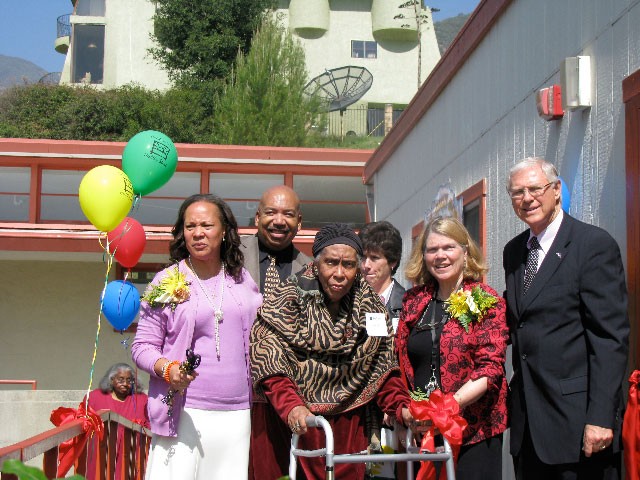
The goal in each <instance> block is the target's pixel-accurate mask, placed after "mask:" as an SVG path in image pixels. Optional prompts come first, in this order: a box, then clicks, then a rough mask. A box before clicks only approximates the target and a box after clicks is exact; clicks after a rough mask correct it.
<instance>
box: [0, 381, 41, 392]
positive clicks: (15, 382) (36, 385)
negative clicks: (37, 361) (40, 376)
mask: <svg viewBox="0 0 640 480" xmlns="http://www.w3.org/2000/svg"><path fill="white" fill-rule="evenodd" d="M0 385H31V390H37V389H38V382H37V381H36V380H0Z"/></svg>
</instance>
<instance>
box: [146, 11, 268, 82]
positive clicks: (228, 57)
mask: <svg viewBox="0 0 640 480" xmlns="http://www.w3.org/2000/svg"><path fill="white" fill-rule="evenodd" d="M155 3H156V14H155V15H154V17H153V20H154V33H153V38H154V39H155V40H156V42H157V43H158V45H159V46H158V47H157V48H152V49H151V50H150V51H151V54H152V56H153V57H154V58H155V59H156V60H157V61H159V62H160V64H162V65H163V66H164V67H165V69H166V70H167V71H168V72H169V75H170V76H171V78H173V79H174V80H177V81H178V82H181V83H182V84H185V83H186V84H193V83H194V82H195V83H197V82H202V81H212V80H219V79H224V78H226V77H227V75H228V74H229V72H230V70H231V66H232V64H233V60H234V58H235V56H236V53H237V52H238V50H240V51H243V52H246V51H247V50H248V48H249V45H250V42H251V37H252V35H253V31H254V30H255V29H256V27H257V26H258V25H259V24H260V20H261V18H262V16H263V12H265V11H266V10H267V9H268V8H270V7H271V6H272V5H273V3H274V2H273V0H155Z"/></svg>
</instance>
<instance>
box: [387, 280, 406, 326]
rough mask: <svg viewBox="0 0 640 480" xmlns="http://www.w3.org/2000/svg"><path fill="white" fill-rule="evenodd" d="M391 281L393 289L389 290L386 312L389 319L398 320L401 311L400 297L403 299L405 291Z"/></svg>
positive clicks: (395, 282) (394, 281)
mask: <svg viewBox="0 0 640 480" xmlns="http://www.w3.org/2000/svg"><path fill="white" fill-rule="evenodd" d="M392 281H393V288H392V289H391V298H390V299H389V301H388V302H387V305H386V307H387V312H389V318H390V319H394V318H400V312H401V311H402V297H404V294H405V291H406V290H405V289H404V287H403V286H402V285H400V284H399V283H398V282H397V281H396V280H395V279H393V280H392Z"/></svg>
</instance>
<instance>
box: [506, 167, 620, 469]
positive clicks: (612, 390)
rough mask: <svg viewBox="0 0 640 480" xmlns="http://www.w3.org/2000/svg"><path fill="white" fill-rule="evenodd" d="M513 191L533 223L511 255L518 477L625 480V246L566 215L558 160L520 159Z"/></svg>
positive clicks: (520, 212)
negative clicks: (622, 471)
mask: <svg viewBox="0 0 640 480" xmlns="http://www.w3.org/2000/svg"><path fill="white" fill-rule="evenodd" d="M508 192H509V195H510V197H511V202H512V206H513V209H514V211H515V213H516V215H517V216H518V217H519V218H520V219H521V220H522V221H524V222H525V223H526V224H527V225H528V226H529V229H527V230H526V231H524V232H523V233H521V234H520V235H518V236H517V237H515V238H514V239H512V240H511V241H510V242H509V243H508V244H507V245H506V246H505V248H504V257H503V266H504V269H505V281H506V288H507V291H506V295H505V297H506V299H507V317H508V322H509V327H510V330H511V341H512V345H513V352H512V358H513V369H514V375H513V379H512V381H511V385H510V387H511V406H510V415H511V418H510V420H511V454H512V455H513V456H514V462H515V468H516V474H517V478H518V479H519V480H528V479H541V478H544V479H549V480H552V479H562V480H569V479H575V480H586V479H589V480H591V479H594V480H595V479H598V480H600V479H617V478H620V464H621V459H620V457H621V453H620V448H621V446H620V431H621V422H622V408H623V399H622V381H623V378H624V375H625V370H626V365H627V355H628V336H629V321H628V318H627V291H626V286H625V277H624V269H623V265H622V260H621V257H620V249H619V247H618V245H617V243H616V242H615V240H614V239H613V238H612V237H611V236H610V235H609V234H608V233H607V232H606V231H604V230H603V229H601V228H598V227H595V226H593V225H588V224H586V223H583V222H580V221H578V220H576V219H574V218H572V217H570V216H569V215H568V214H566V213H564V212H563V211H562V208H561V204H562V201H561V185H560V181H559V179H558V173H557V171H556V169H555V167H554V166H553V165H552V164H551V163H549V162H547V161H545V160H543V159H540V158H528V159H526V160H523V161H521V162H520V163H518V164H516V165H515V166H514V167H513V168H512V169H511V170H510V175H509V182H508Z"/></svg>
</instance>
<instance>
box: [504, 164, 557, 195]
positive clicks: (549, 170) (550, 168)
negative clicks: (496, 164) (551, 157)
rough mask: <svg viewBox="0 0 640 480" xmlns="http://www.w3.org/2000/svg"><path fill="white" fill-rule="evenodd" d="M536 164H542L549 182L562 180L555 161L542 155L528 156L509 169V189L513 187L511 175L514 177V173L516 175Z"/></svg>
mask: <svg viewBox="0 0 640 480" xmlns="http://www.w3.org/2000/svg"><path fill="white" fill-rule="evenodd" d="M535 166H540V168H541V169H542V172H543V173H544V174H545V176H546V177H547V180H548V181H549V182H551V183H555V182H557V181H558V180H560V178H559V176H558V170H557V169H556V167H555V165H554V164H553V163H551V162H548V161H547V160H545V159H544V158H540V157H527V158H525V159H524V160H520V161H519V162H518V163H516V164H515V165H514V166H513V167H511V168H510V169H509V178H507V190H508V189H509V188H510V187H511V177H513V175H515V174H516V173H517V172H519V171H520V170H524V169H525V168H529V167H535Z"/></svg>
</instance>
